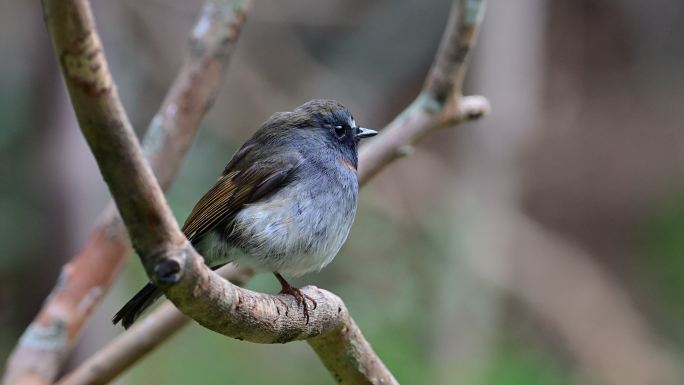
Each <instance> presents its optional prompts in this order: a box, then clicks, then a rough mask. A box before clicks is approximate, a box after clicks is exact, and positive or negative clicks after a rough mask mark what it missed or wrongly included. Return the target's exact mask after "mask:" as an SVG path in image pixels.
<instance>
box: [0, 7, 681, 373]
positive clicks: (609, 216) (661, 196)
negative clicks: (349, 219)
mask: <svg viewBox="0 0 684 385" xmlns="http://www.w3.org/2000/svg"><path fill="white" fill-rule="evenodd" d="M93 4H94V12H95V17H96V19H97V21H98V27H99V30H100V32H101V36H102V39H103V43H104V46H105V49H106V52H107V58H108V60H109V63H110V68H111V70H112V72H113V74H114V79H115V80H116V82H117V84H118V88H119V92H120V93H121V96H122V99H123V102H124V105H125V107H126V109H127V111H128V113H129V116H130V117H131V120H132V122H133V123H134V126H135V127H136V129H137V130H139V132H142V131H144V129H145V127H146V126H147V124H148V122H149V121H150V119H151V117H152V116H153V115H154V113H155V112H156V109H157V107H158V106H159V104H160V103H161V99H162V97H163V95H164V93H165V92H166V90H167V88H168V86H169V85H170V82H171V80H172V79H173V76H174V74H175V73H176V71H177V69H178V68H179V66H180V65H181V63H182V60H183V57H184V55H185V50H186V41H187V36H188V33H189V31H190V29H191V28H192V24H193V23H194V20H195V18H196V16H197V14H198V10H199V7H200V4H201V2H200V1H199V0H192V1H187V0H186V1H181V0H166V1H162V0H142V1H138V0H136V1H134V0H124V1H119V2H107V1H104V0H94V1H93ZM449 6H450V2H449V1H447V0H439V1H408V0H402V1H362V0H353V1H349V0H347V1H342V0H334V1H326V2H318V1H313V0H282V1H272V0H271V1H261V0H257V1H256V2H255V6H254V8H253V10H252V12H251V13H250V14H249V16H248V22H247V25H246V27H245V29H244V31H243V34H242V37H241V39H240V41H239V44H238V49H237V51H236V53H235V57H234V58H233V60H232V63H231V65H230V68H229V70H228V74H227V78H226V81H225V84H224V87H223V88H222V91H221V94H220V96H219V98H218V100H217V102H216V104H215V106H214V108H213V109H212V110H211V111H210V113H209V114H208V116H207V117H206V119H205V120H204V124H203V127H202V130H201V131H200V133H199V135H198V137H197V140H196V142H195V144H194V145H193V147H192V149H191V151H190V154H189V156H188V159H187V161H186V162H185V164H184V167H183V169H182V171H181V173H180V175H179V176H178V178H177V179H176V182H175V183H174V185H173V187H172V188H171V189H170V191H169V193H168V197H169V202H170V204H171V206H172V208H173V210H174V213H175V214H176V215H177V218H178V219H179V220H180V221H182V220H183V219H184V218H185V217H186V215H187V214H188V213H189V211H190V209H191V208H192V206H193V204H194V203H195V202H196V200H197V199H199V198H200V196H201V195H202V193H203V192H204V191H206V190H207V189H208V188H209V187H210V186H211V185H212V184H213V181H214V180H215V178H216V176H217V175H218V174H219V172H220V171H221V170H222V168H223V166H224V164H225V163H226V162H227V160H228V159H229V158H230V156H231V155H232V153H233V152H234V151H235V150H236V149H237V147H238V146H239V145H240V144H241V143H242V142H243V141H244V140H245V139H246V138H247V137H249V135H251V133H252V132H253V131H254V130H255V129H256V128H257V127H258V125H259V124H260V123H261V122H263V121H264V120H265V119H267V118H268V117H269V116H270V115H271V114H272V113H273V112H275V111H286V110H291V109H292V108H294V107H296V106H298V105H300V104H301V103H303V102H304V101H306V100H309V99H312V98H315V97H325V98H333V99H337V100H339V101H341V102H342V103H343V104H346V105H347V106H348V107H349V108H350V110H351V111H352V112H353V113H354V116H355V118H356V120H357V121H358V122H360V123H361V124H363V125H364V126H367V127H373V128H382V127H383V126H384V125H385V124H387V123H388V122H389V121H390V120H391V119H392V117H394V116H395V115H396V114H398V113H399V112H400V111H401V110H402V109H403V108H404V107H405V106H406V105H407V104H409V103H410V102H411V101H412V99H413V98H414V97H415V96H416V95H417V93H418V92H419V90H420V87H421V85H422V81H423V79H424V77H425V74H426V72H427V70H428V68H429V65H430V63H431V61H432V58H433V55H434V53H435V50H436V47H437V44H438V43H439V38H440V36H441V34H442V31H443V28H444V25H445V22H446V17H447V14H448V10H449ZM682 20H684V3H683V2H681V1H679V0H660V1H652V2H644V1H638V0H621V1H618V0H607V1H600V2H598V1H592V0H573V1H571V0H554V1H551V0H549V1H544V0H521V1H515V2H511V1H491V2H490V3H489V4H488V8H487V12H486V14H485V22H484V24H483V26H482V31H481V35H480V38H479V41H478V46H477V49H476V50H475V52H474V57H473V60H472V62H471V65H470V70H469V73H468V76H467V82H466V88H465V93H466V94H475V93H476V94H482V95H486V96H487V97H488V98H489V99H490V101H491V103H492V106H493V113H492V114H491V115H490V116H488V117H486V118H485V119H483V120H482V121H481V122H478V123H477V124H467V125H464V126H461V127H458V128H456V129H446V130H443V131H439V132H436V133H434V134H433V135H432V136H431V137H430V138H428V140H427V141H426V142H424V143H423V144H421V145H420V146H419V147H418V148H417V150H416V152H415V153H414V154H413V155H412V156H411V157H409V158H407V159H404V160H401V161H399V162H397V163H396V164H393V165H392V166H391V167H390V168H389V169H387V170H386V171H385V172H383V173H382V174H381V175H380V176H379V177H377V178H376V179H374V180H373V181H372V182H371V183H369V185H368V186H367V187H366V188H365V189H364V191H363V193H362V199H361V203H360V209H359V214H358V217H357V220H356V223H355V225H354V228H353V230H352V233H351V235H350V239H349V241H348V242H347V244H346V245H345V247H344V248H343V250H342V251H341V253H340V255H338V257H337V258H336V259H335V261H334V263H332V264H331V265H330V266H329V267H328V268H326V269H325V270H323V272H321V273H320V274H311V275H308V276H305V277H302V278H300V279H298V280H296V284H298V285H305V284H314V285H318V286H321V287H324V288H326V289H329V290H331V291H333V292H335V293H337V294H338V295H340V296H341V297H342V298H343V299H344V300H345V302H346V303H347V306H348V307H349V310H350V312H351V314H352V315H353V316H354V317H355V319H356V321H357V322H358V324H359V325H360V327H361V329H362V330H363V332H364V334H365V335H366V337H367V338H368V340H369V341H370V342H371V344H372V345H373V346H374V348H375V350H376V351H377V352H378V354H379V355H380V357H382V359H383V360H384V362H385V363H386V365H387V366H388V367H389V369H390V370H391V371H392V372H393V373H394V375H395V376H396V377H397V379H398V380H399V381H400V382H402V383H407V384H457V383H458V384H465V383H467V384H494V385H518V384H526V385H534V384H552V385H556V384H558V385H566V384H567V385H570V384H609V385H611V384H622V385H624V384H628V385H629V384H635V385H637V384H682V383H684V374H683V373H682V370H681V369H680V367H682V364H684V306H682V302H683V301H682V298H683V297H682V294H683V293H684V256H683V254H684V178H683V177H682V175H684V126H683V123H682V121H684V112H683V111H684V110H683V109H682V104H684V71H683V70H682V68H683V67H682V65H683V63H684V23H682ZM0 54H1V56H0V57H1V58H2V60H0V74H2V75H0V255H1V257H0V361H2V362H4V361H5V359H6V357H7V355H8V354H9V352H10V350H11V349H12V347H13V346H14V344H15V343H16V340H17V338H18V337H19V336H20V334H21V332H22V331H23V329H24V328H25V327H26V326H27V325H28V323H29V322H30V321H31V319H32V318H33V317H34V316H35V314H36V313H37V311H38V309H39V308H40V305H41V303H42V301H43V300H44V298H45V297H46V295H47V294H48V293H49V291H50V290H51V288H52V287H53V285H54V284H55V281H56V278H57V275H58V273H59V269H60V267H61V266H62V265H63V264H64V263H65V262H67V261H68V260H69V259H70V258H71V257H72V256H73V255H74V254H75V253H76V252H78V251H79V250H80V248H81V247H82V246H83V244H84V242H85V240H86V239H87V237H88V235H89V231H90V229H92V227H93V225H94V223H95V219H96V218H97V215H98V213H99V212H100V210H101V209H102V208H103V207H104V204H105V203H106V201H107V200H108V193H107V190H106V188H105V186H104V184H103V182H102V180H101V177H100V175H99V173H98V170H97V168H96V165H95V162H94V160H93V158H92V156H91V154H90V152H89V150H88V149H87V147H86V145H85V142H84V140H83V138H82V137H81V134H80V131H79V129H78V126H77V124H76V122H75V119H74V115H73V112H72V109H71V106H70V104H69V100H68V98H67V95H66V93H65V90H64V86H63V82H62V80H61V78H60V75H59V72H58V68H57V65H56V62H55V59H54V57H53V52H52V49H51V47H50V44H49V39H48V36H47V33H46V30H45V27H44V23H43V19H42V11H41V9H40V4H39V2H35V1H33V2H10V1H2V2H0ZM144 281H145V277H144V273H143V270H142V266H141V264H140V262H139V261H138V260H137V258H131V259H130V260H129V262H128V265H127V269H126V271H125V272H124V273H123V275H122V276H121V278H120V279H119V281H118V282H117V284H116V285H115V286H114V287H113V289H112V290H111V292H109V293H108V295H107V297H106V299H105V301H104V303H103V304H102V305H101V306H100V308H99V309H98V311H97V313H96V314H95V315H94V316H93V318H92V319H91V321H90V322H89V325H88V327H87V330H86V331H85V333H84V334H83V336H82V339H81V344H80V345H79V347H78V349H77V351H76V352H75V354H74V357H73V358H72V360H71V363H70V366H71V367H73V365H76V364H77V363H78V362H80V361H82V360H83V359H84V358H85V357H88V356H89V355H90V354H92V353H93V352H94V351H96V350H97V349H98V348H99V347H101V346H102V345H103V344H105V343H106V342H107V341H109V340H110V339H111V338H112V337H113V336H115V335H117V334H119V333H121V332H123V330H122V329H120V328H118V327H114V326H112V325H111V323H110V321H109V320H110V318H111V315H112V314H113V313H114V312H115V310H117V309H118V308H119V307H120V306H121V305H122V304H123V303H124V302H125V301H126V300H127V299H128V298H129V297H130V296H131V295H132V294H133V293H134V292H135V291H136V290H137V289H138V288H139V287H140V286H141V284H142V283H143V282H144ZM248 287H250V288H253V289H255V290H260V291H267V292H275V291H277V290H278V285H277V283H276V281H275V279H273V277H272V276H271V275H261V276H257V277H255V278H254V279H253V280H252V282H250V283H249V285H248ZM3 365H4V364H3ZM263 368H268V370H263ZM275 382H277V383H281V384H328V383H333V379H332V378H331V376H330V375H329V374H328V373H327V371H326V370H325V368H324V367H323V366H322V365H321V364H320V362H319V361H318V359H317V357H316V356H315V354H314V353H313V352H312V351H311V350H310V349H309V348H308V346H306V344H304V343H301V342H298V343H290V344H287V345H284V346H282V345H273V346H270V345H269V346H267V345H256V344H251V343H247V342H240V341H236V340H232V339H228V338H224V337H221V336H218V335H216V334H214V333H212V332H210V331H208V330H206V329H204V328H202V327H199V326H198V325H196V324H193V325H191V326H190V327H187V328H186V329H184V330H183V331H182V332H181V333H179V334H178V335H176V336H175V337H173V338H172V339H171V340H169V341H168V342H167V343H166V344H164V345H163V346H162V347H161V348H160V349H158V350H157V351H155V352H154V353H153V354H151V355H150V356H148V357H146V358H145V359H144V360H143V361H142V362H140V363H139V364H138V365H137V366H135V367H134V368H133V369H132V370H130V371H129V372H127V373H126V374H125V375H123V376H122V377H120V378H119V379H118V380H117V381H116V383H117V384H141V383H155V384H161V383H163V384H191V383H192V384H198V383H199V384H219V383H236V384H242V383H250V384H270V383H275Z"/></svg>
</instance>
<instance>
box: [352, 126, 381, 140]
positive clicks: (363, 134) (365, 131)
mask: <svg viewBox="0 0 684 385" xmlns="http://www.w3.org/2000/svg"><path fill="white" fill-rule="evenodd" d="M377 134H378V132H377V131H375V130H371V129H370V128H363V127H359V128H358V131H357V132H356V138H357V139H363V138H370V137H371V136H375V135H377Z"/></svg>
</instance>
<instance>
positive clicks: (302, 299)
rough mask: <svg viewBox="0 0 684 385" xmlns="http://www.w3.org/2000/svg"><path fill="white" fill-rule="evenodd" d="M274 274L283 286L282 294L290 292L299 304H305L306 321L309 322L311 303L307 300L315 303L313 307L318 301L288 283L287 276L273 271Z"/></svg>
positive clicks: (314, 306)
mask: <svg viewBox="0 0 684 385" xmlns="http://www.w3.org/2000/svg"><path fill="white" fill-rule="evenodd" d="M273 275H275V277H276V279H278V282H280V286H282V289H281V290H280V294H289V295H291V296H293V297H295V300H296V301H297V306H299V305H304V317H306V323H309V305H308V304H307V303H306V300H307V299H308V300H309V301H311V303H312V304H313V309H315V308H316V306H317V304H316V301H315V300H314V299H313V298H311V297H309V296H308V295H306V294H304V293H302V291H301V290H299V289H297V288H296V287H294V286H291V285H290V284H289V283H287V281H286V280H285V278H283V276H282V275H280V274H279V273H273ZM313 309H312V310H313Z"/></svg>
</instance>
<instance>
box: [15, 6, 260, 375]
mask: <svg viewBox="0 0 684 385" xmlns="http://www.w3.org/2000/svg"><path fill="white" fill-rule="evenodd" d="M248 6H249V2H246V1H240V2H236V4H235V5H233V4H231V3H230V2H228V1H212V0H208V1H207V2H206V3H205V5H204V7H203V9H202V12H201V15H200V17H199V19H198V21H197V23H196V27H195V29H194V31H193V34H192V36H191V39H190V48H191V49H190V51H189V55H188V58H187V59H186V61H185V63H184V65H183V67H182V68H181V70H180V71H179V74H178V75H177V77H176V79H175V80H174V83H173V85H172V86H171V88H170V90H169V91H168V93H167V95H166V97H165V99H164V101H163V103H162V105H161V107H160V108H159V111H158V112H157V114H156V115H155V116H154V118H153V119H152V122H151V123H150V126H149V127H148V130H147V134H146V136H145V139H144V150H145V154H146V156H147V159H148V161H149V162H150V165H151V166H152V169H153V170H154V172H155V174H156V176H157V179H158V181H159V183H160V184H161V185H162V186H163V187H164V188H167V187H168V186H169V185H170V184H171V181H172V180H173V178H174V176H175V175H176V173H177V172H178V169H179V168H180V164H181V160H182V159H183V158H184V156H185V154H186V152H187V150H188V148H189V146H190V144H191V143H192V140H193V138H194V135H195V133H196V131H197V129H198V128H199V123H200V121H201V119H202V117H203V116H204V114H205V112H206V110H207V109H208V108H209V107H210V106H211V104H212V103H213V101H214V99H215V95H216V93H217V90H218V88H219V86H220V84H221V80H222V78H223V73H224V72H225V68H226V67H227V64H228V62H229V59H230V57H231V56H232V53H233V51H234V47H235V43H236V42H237V39H238V35H239V32H240V31H241V29H242V26H243V24H244V21H245V12H246V11H247V9H248ZM98 222H99V224H98V225H97V227H96V228H95V230H94V231H93V233H92V235H91V237H90V239H89V241H88V242H87V243H86V246H85V247H84V249H83V250H82V251H81V252H80V253H79V254H78V255H76V256H75V257H74V258H73V259H72V260H71V261H70V262H69V263H68V264H66V265H65V266H64V267H63V268H62V272H61V275H60V278H59V279H58V282H57V285H56V286H55V288H54V289H53V291H52V293H51V294H50V296H49V297H48V299H47V300H46V301H45V303H44V304H43V307H42V309H41V310H40V312H39V313H38V315H37V316H36V319H35V320H34V321H33V322H32V323H31V325H30V326H29V327H28V328H27V329H26V331H25V332H24V334H23V336H22V338H21V339H20V340H19V342H18V344H17V346H16V348H15V349H14V351H13V353H12V355H11V356H10V358H9V359H8V361H7V366H6V371H5V374H4V377H3V384H11V383H22V382H24V380H27V379H28V378H29V377H30V378H32V380H33V381H34V383H40V384H49V383H52V382H53V381H54V380H55V379H56V377H57V375H58V373H59V372H60V371H61V368H62V365H63V364H64V362H65V360H66V358H67V357H68V356H69V355H70V353H71V351H72V350H73V348H74V346H75V344H76V342H77V341H78V336H79V335H80V332H81V329H82V327H83V325H84V324H85V322H86V321H87V319H88V318H89V316H90V314H91V313H92V312H93V310H94V309H95V307H96V306H97V305H98V304H99V303H100V301H101V299H102V298H103V297H104V294H105V293H106V292H107V291H108V289H109V287H110V286H111V284H112V282H113V281H114V278H116V277H117V276H118V273H119V271H120V269H121V266H122V265H123V263H124V262H125V261H126V257H127V256H128V255H129V254H130V252H131V246H130V241H129V239H128V234H127V233H126V229H125V227H124V225H123V222H122V221H121V218H120V217H119V215H118V213H117V211H116V208H115V206H114V205H113V203H110V204H109V205H108V207H107V208H106V209H105V210H104V211H103V213H102V214H101V215H100V220H99V221H98Z"/></svg>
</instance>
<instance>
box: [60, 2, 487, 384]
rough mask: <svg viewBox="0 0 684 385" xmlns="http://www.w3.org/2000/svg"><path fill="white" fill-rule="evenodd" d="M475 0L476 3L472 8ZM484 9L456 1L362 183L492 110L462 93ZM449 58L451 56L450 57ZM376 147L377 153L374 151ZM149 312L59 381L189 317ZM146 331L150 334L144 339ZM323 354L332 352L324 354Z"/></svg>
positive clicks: (147, 347)
mask: <svg viewBox="0 0 684 385" xmlns="http://www.w3.org/2000/svg"><path fill="white" fill-rule="evenodd" d="M467 4H470V5H471V8H470V9H471V14H470V19H465V15H466V11H465V9H466V8H467ZM473 4H474V6H475V8H472V7H473ZM473 9H474V10H475V12H474V14H473ZM483 10H484V2H479V1H476V2H467V1H454V5H453V7H452V11H451V15H450V18H449V24H448V26H447V28H446V30H445V32H444V37H443V40H442V45H441V47H440V49H439V51H438V53H437V55H436V59H435V64H434V65H433V69H432V70H431V72H430V74H429V75H428V78H427V79H428V80H427V81H426V86H425V88H424V91H423V92H422V93H421V95H420V96H419V97H418V98H417V99H416V101H415V102H414V103H413V104H412V105H411V106H409V107H408V108H407V109H406V110H405V111H404V112H403V113H401V114H400V115H399V116H398V117H397V118H396V119H394V121H392V123H390V124H389V125H388V126H387V127H386V128H385V129H383V130H382V133H381V134H380V135H378V139H376V140H375V141H374V143H377V144H374V145H371V146H374V147H371V146H369V145H366V146H364V147H363V148H362V149H361V154H360V158H361V160H360V164H361V169H360V170H359V180H360V182H361V184H362V185H363V184H365V183H366V182H368V181H369V180H370V179H371V178H372V177H373V176H374V175H375V174H376V173H377V172H379V171H381V170H382V169H383V168H384V167H385V166H387V165H388V164H390V163H391V162H392V161H394V160H396V159H398V158H399V157H398V156H397V154H402V153H403V154H406V151H405V149H406V146H407V145H413V144H415V143H417V142H419V141H420V140H421V139H422V138H424V137H425V136H426V135H427V134H428V133H429V132H431V131H433V130H434V129H436V128H438V127H444V126H445V125H449V124H452V125H455V124H459V123H461V122H464V121H468V120H472V119H477V118H479V117H481V116H483V115H485V114H487V113H488V112H489V103H488V102H487V100H486V99H485V98H484V97H481V96H467V97H463V98H461V97H460V92H461V90H460V88H461V85H462V79H463V77H464V74H465V70H466V66H465V62H466V59H467V56H468V55H467V54H468V52H469V50H470V48H471V47H472V46H473V45H474V43H475V38H476V35H477V34H476V32H477V27H478V26H479V23H480V22H481V20H482V17H483V13H482V12H483ZM459 36H463V38H459ZM448 58H452V60H447V59H448ZM454 59H456V60H454ZM439 90H448V92H447V93H446V94H441V92H443V91H439ZM438 95H439V96H438ZM430 100H432V101H433V102H430ZM439 100H441V102H440V101H439ZM369 148H372V149H373V150H369ZM375 152H377V154H374V153H375ZM373 154H374V155H375V156H374V155H373ZM247 279H248V278H247ZM231 280H232V279H231ZM149 317H151V318H152V319H153V320H154V322H142V323H140V324H138V325H134V326H133V327H132V328H131V329H130V330H129V331H128V332H127V333H124V334H122V335H120V336H118V337H117V338H115V339H114V341H112V342H111V343H110V344H108V345H107V346H106V347H105V348H103V349H102V350H101V351H100V352H98V353H97V354H96V355H95V356H93V357H92V358H91V359H89V360H87V361H86V362H84V363H83V364H82V365H81V366H80V367H79V368H77V369H76V370H75V371H74V372H73V373H71V374H70V375H69V376H67V377H65V379H64V380H62V382H60V384H62V385H66V384H71V385H75V384H87V383H92V382H91V381H93V379H95V378H96V379H97V380H98V381H101V382H102V381H104V379H107V380H109V379H111V378H113V376H115V375H117V374H119V373H120V372H123V371H124V370H125V369H126V368H127V367H128V366H130V365H131V364H132V363H133V362H136V361H137V359H139V358H140V357H142V356H143V355H144V354H147V353H148V352H149V351H151V350H152V349H153V348H154V347H156V346H157V345H158V344H161V343H162V342H163V341H164V340H166V338H168V337H169V336H170V335H171V334H172V333H173V332H175V331H176V330H178V329H180V328H182V327H183V326H185V325H186V324H187V322H188V321H189V318H187V317H186V316H184V315H183V314H182V313H180V312H179V311H178V310H175V309H174V308H172V307H171V306H170V305H168V304H166V305H163V307H161V308H160V309H157V310H155V311H154V312H152V314H151V315H150V316H149ZM160 330H163V332H160ZM142 336H145V337H146V338H145V339H144V340H143V339H142V338H141V337H142ZM332 340H333V341H332V342H334V341H342V339H340V338H339V337H337V338H333V339H332ZM309 343H310V344H311V345H312V347H313V348H314V349H315V350H316V351H317V353H318V354H319V356H321V358H322V359H323V361H324V363H326V365H334V362H335V360H337V359H339V357H335V356H330V354H329V353H328V352H332V351H334V352H339V353H342V351H339V350H330V348H329V346H328V347H326V346H327V344H329V343H331V341H330V339H329V338H325V337H320V338H315V339H311V340H309ZM324 355H326V356H328V357H327V358H323V357H324ZM331 370H335V367H334V366H333V367H332V369H331ZM103 373H104V374H103ZM103 378H104V379H103Z"/></svg>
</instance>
